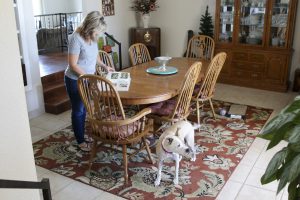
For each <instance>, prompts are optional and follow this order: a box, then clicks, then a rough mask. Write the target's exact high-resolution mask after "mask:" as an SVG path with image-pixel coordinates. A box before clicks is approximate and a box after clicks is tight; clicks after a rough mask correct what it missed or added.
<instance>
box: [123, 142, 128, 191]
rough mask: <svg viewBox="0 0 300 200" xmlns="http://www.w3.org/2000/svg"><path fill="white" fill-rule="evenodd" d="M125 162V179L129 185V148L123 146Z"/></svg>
mask: <svg viewBox="0 0 300 200" xmlns="http://www.w3.org/2000/svg"><path fill="white" fill-rule="evenodd" d="M122 147H123V160H124V179H125V184H126V185H127V184H128V161H127V146H126V144H123V146H122Z"/></svg>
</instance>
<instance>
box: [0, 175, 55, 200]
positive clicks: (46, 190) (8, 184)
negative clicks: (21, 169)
mask: <svg viewBox="0 0 300 200" xmlns="http://www.w3.org/2000/svg"><path fill="white" fill-rule="evenodd" d="M0 188H10V189H13V188H14V189H42V190H43V198H44V200H52V197H51V189H50V182H49V179H47V178H43V179H42V181H41V182H34V181H19V180H5V179H0Z"/></svg>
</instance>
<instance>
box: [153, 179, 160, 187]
mask: <svg viewBox="0 0 300 200" xmlns="http://www.w3.org/2000/svg"><path fill="white" fill-rule="evenodd" d="M159 184H160V180H158V179H156V180H155V182H154V185H155V187H157V186H159Z"/></svg>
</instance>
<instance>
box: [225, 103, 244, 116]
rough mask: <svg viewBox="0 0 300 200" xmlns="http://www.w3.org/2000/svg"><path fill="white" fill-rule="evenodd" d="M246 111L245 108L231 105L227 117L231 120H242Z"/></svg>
mask: <svg viewBox="0 0 300 200" xmlns="http://www.w3.org/2000/svg"><path fill="white" fill-rule="evenodd" d="M246 111H247V106H245V105H237V104H233V105H231V106H230V108H229V111H228V115H229V117H231V118H237V119H242V118H244V117H245V115H246Z"/></svg>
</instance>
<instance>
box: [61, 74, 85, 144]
mask: <svg viewBox="0 0 300 200" xmlns="http://www.w3.org/2000/svg"><path fill="white" fill-rule="evenodd" d="M65 85H66V88H67V93H68V95H69V97H70V100H71V105H72V114H71V116H72V117H71V118H72V127H73V130H74V134H75V138H76V140H77V143H78V144H81V143H83V142H84V129H85V115H86V110H85V108H84V104H83V102H82V100H81V98H80V94H79V91H78V87H77V80H74V79H71V78H69V77H67V76H65Z"/></svg>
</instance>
